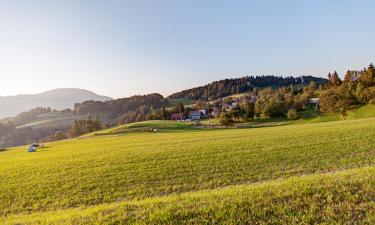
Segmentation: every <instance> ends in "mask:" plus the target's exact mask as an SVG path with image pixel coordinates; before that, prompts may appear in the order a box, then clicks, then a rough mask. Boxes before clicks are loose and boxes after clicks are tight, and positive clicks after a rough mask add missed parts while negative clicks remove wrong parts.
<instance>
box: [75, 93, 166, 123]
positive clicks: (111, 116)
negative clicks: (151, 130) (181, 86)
mask: <svg viewBox="0 0 375 225" xmlns="http://www.w3.org/2000/svg"><path fill="white" fill-rule="evenodd" d="M166 105H167V101H166V99H164V97H163V96H162V95H160V94H149V95H142V96H141V95H139V96H132V97H129V98H120V99H116V100H112V101H106V102H99V101H85V102H82V103H77V104H75V105H74V112H75V113H76V114H78V115H87V114H91V115H105V116H106V117H107V119H108V120H111V121H115V122H117V123H126V122H134V121H141V120H145V119H146V115H147V114H148V113H149V112H150V110H153V109H158V108H162V107H165V106H166Z"/></svg>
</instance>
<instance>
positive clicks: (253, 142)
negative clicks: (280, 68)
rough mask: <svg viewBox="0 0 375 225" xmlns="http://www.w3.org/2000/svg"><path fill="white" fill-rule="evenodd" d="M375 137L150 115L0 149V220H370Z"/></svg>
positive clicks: (340, 126) (339, 127)
mask: <svg viewBox="0 0 375 225" xmlns="http://www.w3.org/2000/svg"><path fill="white" fill-rule="evenodd" d="M365 114H366V115H367V113H365ZM145 127H153V128H158V132H138V131H140V130H138V129H142V128H145ZM132 129H133V130H134V129H135V130H136V131H137V132H127V131H128V130H132ZM141 131H142V130H141ZM374 136H375V118H367V119H356V120H347V121H335V122H329V123H306V124H294V125H287V126H278V127H265V128H256V129H254V128H253V129H217V130H199V129H193V128H192V126H191V124H188V123H177V122H164V123H161V122H158V121H150V122H144V123H137V124H132V125H128V126H123V127H117V128H113V129H111V130H107V131H102V132H100V135H89V136H86V137H85V138H78V139H75V140H65V141H60V142H54V143H48V144H47V147H46V148H44V149H42V150H39V151H38V152H36V153H27V152H26V149H25V147H18V148H14V149H9V150H7V151H2V152H0V180H1V181H2V182H1V183H0V216H1V218H2V219H0V221H3V222H4V223H9V224H24V223H26V224H27V223H29V224H35V223H61V224H66V223H76V224H77V223H82V222H88V223H96V224H101V223H114V224H116V223H125V222H128V223H133V222H139V223H145V224H149V223H152V224H155V223H156V224H158V223H164V224H181V223H214V224H215V223H216V224H219V223H255V222H258V223H262V222H263V223H275V224H288V223H289V224H290V223H322V222H324V221H328V222H336V223H341V222H344V221H352V222H354V221H355V222H360V223H368V224H371V223H373V222H374V221H375V215H374V212H375V205H374V204H375V203H374V199H375V191H374V187H375V185H374V180H375V179H374V178H375V168H374V166H375V139H374Z"/></svg>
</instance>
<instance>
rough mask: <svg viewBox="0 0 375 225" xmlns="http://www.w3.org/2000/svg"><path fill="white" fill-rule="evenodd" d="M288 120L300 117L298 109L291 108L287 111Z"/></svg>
mask: <svg viewBox="0 0 375 225" xmlns="http://www.w3.org/2000/svg"><path fill="white" fill-rule="evenodd" d="M287 117H288V120H296V119H297V118H298V114H297V110H295V109H289V110H288V113H287Z"/></svg>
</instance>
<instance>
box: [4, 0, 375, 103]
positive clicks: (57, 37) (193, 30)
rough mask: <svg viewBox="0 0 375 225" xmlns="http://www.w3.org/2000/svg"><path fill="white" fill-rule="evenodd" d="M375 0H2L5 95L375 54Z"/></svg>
mask: <svg viewBox="0 0 375 225" xmlns="http://www.w3.org/2000/svg"><path fill="white" fill-rule="evenodd" d="M374 9H375V1H373V0H330V1H327V0H314V1H311V0H283V1H280V0H257V1H255V0H254V1H252V0H246V1H235V0H233V1H230V0H228V1H221V0H211V1H210V0H185V1H182V0H148V1H146V0H134V1H127V0H119V1H115V0H106V1H99V0H98V1H95V0H86V1H85V0H64V1H61V0H59V1H55V0H45V1H38V0H34V1H30V0H29V1H28V0H7V1H5V0H0V96H7V95H16V94H21V93H22V94H29V93H39V92H42V91H46V90H50V89H54V88H63V87H76V88H84V89H88V90H91V91H94V92H96V93H98V94H102V95H107V96H111V97H114V98H120V97H128V96H131V95H135V94H147V93H154V92H157V93H161V94H163V95H165V96H166V95H168V94H171V93H173V92H176V91H179V90H182V89H187V88H191V87H195V86H199V85H203V84H206V83H209V82H212V81H215V80H220V79H224V78H232V77H242V76H247V75H269V74H275V75H291V76H298V75H314V76H326V75H327V74H328V72H330V71H334V70H337V71H338V72H339V73H340V75H341V76H343V73H344V72H345V71H346V70H348V69H362V68H363V67H365V66H367V65H368V64H369V63H370V62H374V63H375V43H374V41H375V29H374V27H375V16H374Z"/></svg>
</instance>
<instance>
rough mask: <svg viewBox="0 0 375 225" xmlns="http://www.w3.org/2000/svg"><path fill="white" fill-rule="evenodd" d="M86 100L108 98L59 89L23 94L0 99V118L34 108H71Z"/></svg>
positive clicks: (86, 91)
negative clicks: (0, 106)
mask: <svg viewBox="0 0 375 225" xmlns="http://www.w3.org/2000/svg"><path fill="white" fill-rule="evenodd" d="M86 100H95V101H108V100H111V98H110V97H106V96H101V95H98V94H95V93H94V92H91V91H88V90H84V89H78V88H59V89H54V90H50V91H46V92H42V93H39V94H23V95H16V96H5V97H0V105H2V106H5V107H2V108H1V111H0V118H3V117H11V116H15V115H17V114H19V113H22V112H25V111H28V110H30V109H33V108H36V107H50V108H52V109H56V110H63V109H66V108H73V107H74V104H75V103H80V102H83V101H86Z"/></svg>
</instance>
